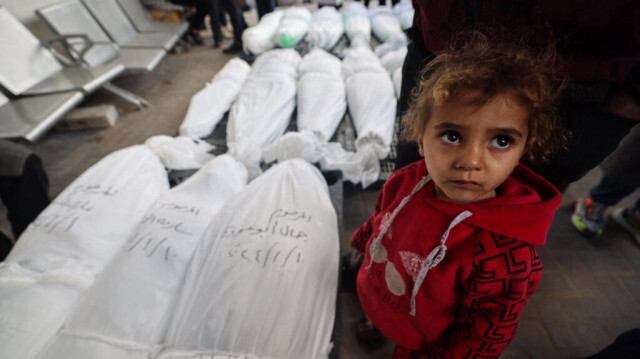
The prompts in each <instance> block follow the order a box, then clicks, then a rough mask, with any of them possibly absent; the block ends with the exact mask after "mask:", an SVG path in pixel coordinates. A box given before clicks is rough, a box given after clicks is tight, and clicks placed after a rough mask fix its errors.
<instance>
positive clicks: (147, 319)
mask: <svg viewBox="0 0 640 359" xmlns="http://www.w3.org/2000/svg"><path fill="white" fill-rule="evenodd" d="M246 182H247V173H246V169H245V168H244V166H243V165H242V164H241V163H239V162H237V161H236V160H235V159H233V158H232V157H231V156H229V155H221V156H218V157H216V158H214V159H212V160H210V161H209V162H207V163H206V164H205V165H204V166H203V167H202V168H201V169H200V170H198V171H197V172H196V173H195V174H193V175H192V176H191V177H189V178H188V179H187V180H186V181H184V182H182V183H181V184H179V185H178V186H176V187H174V188H172V189H171V190H170V191H169V192H167V193H166V194H164V195H163V196H161V197H160V198H159V199H158V200H157V201H156V202H155V203H154V204H153V206H152V207H151V209H150V210H149V211H148V212H147V214H146V215H145V217H144V218H143V219H142V221H141V222H140V224H139V225H138V226H137V228H136V229H135V231H133V233H132V235H131V236H129V238H128V241H127V242H126V243H125V244H124V246H122V248H121V249H120V251H119V253H118V254H117V255H116V256H115V257H114V259H113V260H112V261H111V262H110V263H109V265H108V266H107V268H106V269H105V270H104V272H103V274H102V275H101V276H100V278H98V280H97V281H96V283H95V284H94V285H93V286H92V287H91V288H89V289H88V290H87V291H86V292H85V295H83V297H82V298H81V300H80V301H79V303H78V306H77V307H76V308H75V309H74V311H73V312H72V314H71V315H70V316H69V318H68V320H67V321H66V322H65V325H64V328H63V329H62V330H61V331H60V332H59V333H58V334H57V335H56V336H55V337H54V338H53V340H51V341H50V342H49V344H48V345H47V346H46V347H45V349H44V350H43V351H42V352H41V353H40V355H39V356H38V358H50V359H54V358H55V359H59V358H65V359H85V358H94V359H112V358H120V359H125V358H126V359H134V358H139V359H142V358H151V357H153V356H155V355H156V354H157V353H158V352H159V351H160V349H161V348H162V346H161V344H162V342H163V340H164V336H165V334H166V329H167V326H168V324H169V321H170V319H171V316H172V315H173V311H174V306H175V302H176V300H177V298H178V295H179V293H180V290H181V288H182V284H183V279H184V274H185V272H186V270H187V267H188V265H189V262H190V261H191V257H192V255H193V251H194V249H195V248H196V245H197V244H198V242H199V241H200V239H201V238H202V234H203V232H204V230H205V228H206V226H207V225H208V224H209V222H210V221H211V218H212V217H213V216H214V215H215V213H216V212H217V211H218V210H219V209H220V208H221V207H222V206H223V205H224V204H225V203H226V202H227V200H228V199H229V198H230V197H232V196H233V195H234V194H235V193H237V192H238V191H239V190H241V189H242V188H243V187H244V186H245V184H246Z"/></svg>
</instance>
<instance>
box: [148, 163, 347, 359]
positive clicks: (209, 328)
mask: <svg viewBox="0 0 640 359" xmlns="http://www.w3.org/2000/svg"><path fill="white" fill-rule="evenodd" d="M339 257H340V254H339V239H338V224H337V218H336V212H335V209H334V208H333V206H332V204H331V200H330V198H329V192H328V188H327V185H326V182H325V181H324V179H323V177H322V175H321V174H320V172H319V171H318V170H317V169H316V168H315V167H313V166H312V165H310V164H309V163H307V162H305V161H303V160H300V159H296V160H291V161H286V162H282V163H279V164H277V165H275V166H273V167H271V168H270V169H269V170H268V171H266V172H265V173H264V174H262V175H261V176H260V177H258V178H256V179H255V180H254V181H253V182H251V183H249V185H248V186H247V187H246V188H245V189H244V190H243V191H241V192H240V193H239V194H238V195H237V196H236V197H235V198H234V199H232V200H230V201H229V203H228V205H227V206H226V207H225V208H224V209H223V210H222V211H221V212H219V214H218V215H217V216H216V217H215V218H214V220H213V221H212V222H211V224H210V226H209V227H208V229H207V231H206V232H205V235H204V236H203V239H202V241H201V242H200V244H199V245H198V247H197V249H196V251H195V254H194V257H193V260H192V263H191V265H190V267H189V270H188V272H187V276H186V279H185V284H184V290H183V291H182V293H183V295H182V296H181V298H180V300H179V302H178V306H177V307H176V311H175V314H174V316H173V321H172V323H171V324H170V327H169V332H168V335H167V340H166V346H167V348H168V349H167V350H166V351H165V352H164V353H162V354H161V355H160V356H159V358H162V359H169V358H172V359H176V358H182V359H186V358H191V359H194V358H205V357H206V358H210V357H212V356H213V355H229V356H231V355H239V356H240V357H243V356H245V355H246V356H247V357H257V358H278V359H300V358H305V359H317V358H327V357H328V355H329V352H330V349H331V343H330V340H331V332H332V329H333V323H334V320H335V304H336V294H337V284H338V282H337V280H338V266H339V263H338V262H339ZM234 357H235V356H234Z"/></svg>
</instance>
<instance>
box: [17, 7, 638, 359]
mask: <svg viewBox="0 0 640 359" xmlns="http://www.w3.org/2000/svg"><path fill="white" fill-rule="evenodd" d="M245 17H246V18H247V22H249V23H250V24H252V23H255V21H256V19H255V18H256V15H255V10H251V11H248V12H245ZM203 36H204V38H205V44H204V46H192V47H191V48H190V49H189V50H188V51H186V52H181V53H172V54H169V55H168V56H167V57H165V59H164V60H163V61H162V62H161V63H160V64H159V66H158V67H157V68H156V69H155V70H154V71H153V72H152V73H150V74H145V75H135V76H123V77H120V78H118V79H116V80H114V81H113V82H114V83H115V84H116V85H118V86H121V87H123V88H125V89H126V90H129V91H131V92H133V93H135V94H137V95H139V96H142V97H143V98H145V99H147V100H148V101H149V103H150V106H149V107H148V108H144V109H141V110H140V109H137V108H136V107H135V106H133V105H132V104H129V103H127V102H124V101H123V100H121V99H118V98H116V97H114V96H112V95H110V94H108V93H102V92H97V93H95V94H94V95H92V96H90V97H89V98H88V99H87V100H85V102H84V103H83V106H94V105H102V104H112V105H115V106H116V108H117V109H118V112H119V119H118V121H117V122H116V124H115V125H114V126H112V127H110V128H108V129H101V130H79V131H72V132H59V131H51V132H50V133H48V134H47V135H46V136H45V137H44V138H43V139H42V140H40V141H39V142H37V143H27V144H26V145H27V146H28V147H30V148H32V149H33V150H34V151H35V152H36V153H37V154H38V155H39V156H40V157H41V159H42V160H43V162H44V165H45V169H46V171H47V173H48V176H49V180H50V194H51V196H52V197H55V196H56V195H57V194H58V193H60V191H62V190H63V189H64V188H65V187H66V186H67V185H68V184H69V183H71V181H73V180H74V179H75V178H76V177H78V176H79V175H80V174H81V173H82V172H83V171H84V170H86V169H87V168H88V167H89V166H91V165H92V164H93V163H95V162H96V161H98V160H99V159H101V158H102V157H104V156H106V155H107V154H109V153H111V152H113V151H115V150H118V149H121V148H123V147H127V146H130V145H136V144H141V143H143V142H144V141H145V140H146V139H147V138H149V137H151V136H154V135H172V136H173V135H176V134H177V131H178V126H179V125H180V123H181V122H182V120H183V118H184V115H185V113H186V110H187V107H188V105H189V101H190V99H191V97H192V96H193V95H194V94H195V93H196V92H198V91H199V90H200V89H202V88H203V87H204V85H205V83H206V82H208V81H210V80H211V78H212V77H213V75H214V74H216V72H217V71H218V70H219V69H220V68H221V67H222V66H223V65H224V64H225V63H226V62H227V61H228V60H230V59H231V58H233V55H226V54H223V53H222V51H221V50H220V49H213V48H212V47H211V45H212V40H211V36H210V35H206V34H205V35H203ZM230 44H231V40H230V39H225V41H224V43H223V45H222V48H224V47H226V46H228V45H230ZM598 179H599V171H598V170H597V169H595V170H593V171H591V172H590V173H589V174H587V175H586V176H585V177H584V178H583V179H581V180H580V181H578V182H576V183H574V184H572V185H571V186H570V187H569V189H568V190H567V191H566V192H565V193H564V202H563V206H562V208H561V209H560V210H559V211H558V213H557V215H556V218H555V220H554V222H553V225H552V228H551V231H550V234H549V237H548V242H547V245H546V246H544V247H542V248H540V249H539V251H540V254H541V256H542V260H543V263H544V268H545V269H544V274H543V278H542V282H541V285H540V287H539V289H538V291H537V292H536V294H535V295H534V296H533V298H532V300H531V301H530V302H529V304H528V305H527V306H526V308H525V310H524V313H523V315H522V319H521V322H520V326H519V328H518V332H517V335H516V338H515V339H514V341H513V342H512V343H511V344H510V346H509V347H508V348H507V350H506V351H505V352H504V354H503V356H502V357H503V358H581V357H585V356H587V355H589V354H593V353H596V352H597V351H599V350H601V349H602V348H604V347H605V346H606V345H607V344H609V343H611V342H613V340H614V339H615V338H616V337H617V336H618V335H619V334H621V333H623V332H625V331H627V330H629V329H632V328H637V327H640V246H638V245H637V244H635V243H634V242H633V239H632V238H631V236H629V235H628V234H627V233H626V232H624V230H622V229H620V228H618V227H616V226H615V225H613V224H611V225H607V227H606V228H605V230H604V233H605V234H604V238H603V239H601V240H591V241H589V240H586V239H583V238H582V237H580V236H579V235H578V234H577V233H576V232H575V230H573V228H572V227H571V225H570V223H569V217H570V214H571V210H570V205H571V203H572V202H573V201H574V200H575V199H576V198H578V197H580V196H582V195H584V194H585V193H586V192H587V191H588V189H589V188H590V187H591V186H592V185H593V184H595V183H596V182H597V181H598ZM378 187H379V186H372V188H367V189H365V190H363V189H362V188H361V187H359V186H354V185H351V184H349V183H345V184H344V185H343V194H342V195H343V203H342V233H341V241H342V251H343V253H344V254H348V253H349V247H348V239H349V237H350V235H351V233H352V232H353V231H354V230H355V229H356V228H357V227H358V226H359V225H360V224H361V223H362V222H363V221H364V220H365V219H366V218H367V216H368V215H369V214H370V213H371V211H372V210H373V205H374V201H375V197H376V193H377V188H378ZM638 196H639V194H638V193H635V194H634V196H632V197H631V198H628V199H627V200H625V201H624V202H623V203H621V206H623V205H629V204H631V203H632V201H633V200H634V199H635V198H638ZM342 284H343V285H342V286H341V288H340V295H339V301H340V302H339V306H338V308H339V314H338V316H337V320H338V321H339V322H338V326H337V329H336V335H335V348H336V353H334V355H332V357H334V358H335V357H337V358H341V359H360V358H373V359H376V358H390V355H391V352H392V348H393V345H392V344H391V343H387V344H386V345H385V346H384V347H382V348H378V349H369V348H365V347H364V346H362V345H361V344H360V343H358V342H357V341H356V339H355V323H356V322H357V321H358V320H359V319H360V318H361V316H362V310H361V309H360V307H359V304H358V299H357V295H356V294H355V293H354V291H353V290H352V286H350V285H349V284H350V283H349V278H347V277H346V276H345V277H343V278H342ZM301 359H302V358H301Z"/></svg>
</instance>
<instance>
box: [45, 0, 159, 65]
mask: <svg viewBox="0 0 640 359" xmlns="http://www.w3.org/2000/svg"><path fill="white" fill-rule="evenodd" d="M36 14H38V15H39V16H40V17H41V18H42V19H43V20H44V21H45V22H46V23H47V24H49V26H50V27H51V28H52V29H53V31H55V33H57V34H59V35H75V34H84V35H86V36H87V37H88V39H89V40H90V41H91V44H92V45H93V46H91V47H90V48H89V49H87V50H86V51H85V52H84V53H83V54H82V60H83V61H85V62H86V63H87V64H88V65H89V66H96V65H102V64H109V63H121V64H123V65H124V67H125V72H126V73H148V72H151V71H153V69H155V68H156V66H157V65H158V64H159V63H160V61H161V60H162V59H163V58H164V57H165V55H166V54H167V51H166V50H165V49H164V48H140V47H127V46H119V45H118V44H116V43H114V42H113V41H111V39H110V38H109V36H108V35H107V34H106V33H105V32H104V30H103V29H102V28H101V27H100V24H99V23H98V22H97V21H96V19H94V18H93V16H92V15H91V13H90V12H89V10H88V9H87V8H86V7H85V6H84V5H83V4H82V3H81V2H80V0H69V1H64V2H61V3H57V4H53V5H50V6H46V7H43V8H41V9H38V10H36ZM67 42H68V45H69V46H70V47H71V48H72V49H73V50H74V51H73V54H78V53H81V52H82V51H84V50H85V45H86V44H84V43H79V42H77V41H74V40H73V38H69V39H68V40H67ZM79 57H80V55H77V58H78V59H79V60H80V58H79Z"/></svg>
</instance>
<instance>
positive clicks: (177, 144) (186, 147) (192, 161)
mask: <svg viewBox="0 0 640 359" xmlns="http://www.w3.org/2000/svg"><path fill="white" fill-rule="evenodd" d="M144 144H145V145H146V146H147V147H149V148H150V149H151V151H152V152H153V153H155V154H156V156H158V158H160V161H162V164H163V165H164V166H165V167H166V168H168V169H170V170H190V169H198V168H200V167H202V166H203V165H204V164H205V163H207V162H208V161H209V160H211V159H212V158H213V154H211V153H209V152H210V151H211V150H213V148H214V147H213V146H212V145H211V144H210V143H208V142H205V141H203V140H200V139H198V138H195V137H186V136H178V137H171V136H166V135H158V136H153V137H149V138H148V139H147V140H146V141H145V142H144Z"/></svg>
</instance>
